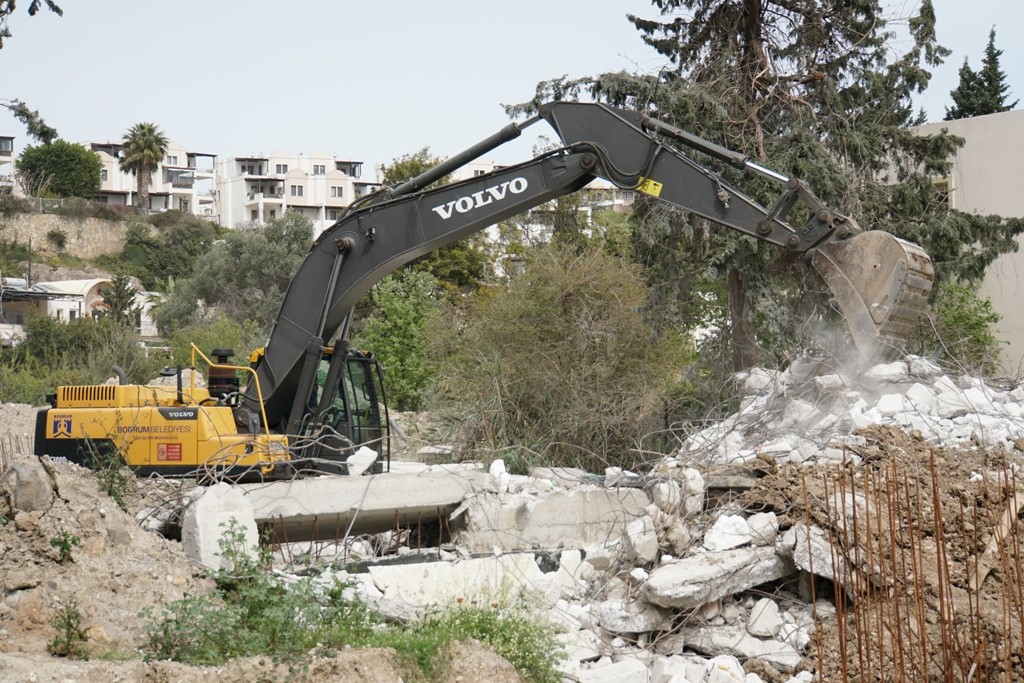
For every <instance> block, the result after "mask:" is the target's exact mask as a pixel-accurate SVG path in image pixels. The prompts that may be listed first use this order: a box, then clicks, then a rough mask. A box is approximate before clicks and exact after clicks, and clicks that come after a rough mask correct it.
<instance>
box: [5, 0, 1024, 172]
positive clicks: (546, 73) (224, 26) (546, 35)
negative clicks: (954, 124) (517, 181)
mask: <svg viewBox="0 0 1024 683" xmlns="http://www.w3.org/2000/svg"><path fill="white" fill-rule="evenodd" d="M933 2H934V5H935V11H936V16H937V29H936V31H937V35H938V40H939V42H940V43H941V44H942V45H944V46H945V47H947V48H950V49H951V50H952V54H951V55H950V56H949V57H948V58H947V59H946V62H945V64H943V65H942V66H941V67H939V68H937V69H935V70H934V71H933V80H932V82H931V85H930V86H929V89H928V91H927V92H926V93H924V95H923V96H921V97H919V98H917V100H916V103H917V105H918V106H919V107H922V108H924V110H925V111H926V113H927V114H928V118H929V120H930V121H937V120H941V119H942V117H943V115H944V113H945V109H944V108H945V107H946V106H949V105H950V103H951V101H950V99H949V92H950V90H952V89H953V88H955V87H956V85H957V83H958V71H959V69H960V66H961V65H962V64H963V62H964V59H965V58H967V59H968V60H969V63H970V65H971V67H972V68H973V69H975V70H977V69H979V68H980V67H981V59H982V57H983V56H984V49H985V46H986V44H987V42H988V32H989V30H990V29H991V28H992V27H993V26H995V28H996V47H997V48H998V49H1001V50H1003V54H1002V56H1001V58H1000V63H1001V66H1002V69H1003V71H1004V72H1005V73H1006V74H1007V77H1008V83H1009V85H1010V96H1009V101H1010V102H1012V101H1013V100H1014V99H1017V98H1020V99H1021V100H1022V101H1024V44H1021V43H1017V42H1015V40H1014V39H1013V35H1014V34H1013V27H1014V26H1019V25H1020V24H1021V20H1022V19H1024V3H1021V2H1019V0H971V1H970V2H966V1H965V0H933ZM58 4H59V5H60V6H61V7H62V9H63V10H64V16H63V17H58V16H56V15H53V14H51V13H49V12H47V11H41V12H40V13H39V14H38V15H36V16H34V17H29V16H28V14H27V12H26V11H25V9H24V8H25V7H27V6H28V3H27V2H25V3H19V7H18V10H17V11H16V13H15V15H14V16H13V17H11V18H10V21H9V28H10V30H11V32H12V33H13V37H12V38H9V39H7V40H6V41H5V42H4V47H3V49H0V99H7V100H9V99H20V100H22V101H24V102H26V103H27V104H28V105H29V106H30V107H31V108H32V109H36V110H38V111H39V112H40V114H41V115H42V117H43V119H44V120H45V121H46V122H47V123H48V124H49V125H51V126H53V127H54V128H56V129H57V131H58V132H59V134H60V136H61V137H63V138H64V139H66V140H70V141H73V142H86V141H107V140H113V141H119V140H120V139H121V137H122V136H123V135H124V133H125V131H127V130H128V128H130V127H131V126H132V125H133V124H135V123H138V122H140V121H150V122H153V123H156V124H157V125H158V126H159V127H160V129H161V130H162V131H163V132H164V133H165V134H166V135H167V136H168V137H169V138H170V139H171V140H173V141H175V142H177V143H179V144H181V145H183V146H184V147H186V148H187V149H189V150H190V151H195V152H201V153H205V154H216V155H218V156H220V157H232V156H246V155H258V154H270V153H271V152H273V151H274V150H278V149H283V150H288V151H291V152H295V153H310V152H313V151H317V150H320V151H326V152H328V153H330V154H336V155H337V156H338V158H344V159H347V160H358V161H363V162H365V164H366V166H365V167H364V171H365V173H364V177H365V176H366V175H372V169H373V168H374V167H375V166H376V165H377V164H382V163H384V164H386V163H390V162H391V161H393V160H395V159H397V158H399V157H401V156H403V155H406V154H410V153H414V152H416V151H418V150H420V149H422V148H424V147H428V148H429V149H430V152H431V153H432V154H433V155H437V156H450V155H453V154H456V153H458V152H460V151H462V150H463V149H465V148H467V147H469V146H471V145H473V144H475V143H476V142H478V141H480V140H482V139H484V138H486V137H488V136H489V135H491V134H492V133H494V132H496V131H498V130H499V129H501V128H502V127H503V126H504V125H506V124H507V123H508V122H509V119H508V117H507V116H506V115H505V112H504V109H503V108H502V105H503V104H515V103H519V102H525V101H528V100H529V99H530V98H532V97H533V95H534V92H535V89H536V85H537V83H539V82H540V81H544V80H548V79H552V78H557V77H560V76H569V77H578V76H587V75H594V74H598V73H602V72H606V71H618V70H626V71H630V72H643V73H656V72H657V71H658V70H659V69H660V68H661V67H662V66H663V65H664V59H663V58H662V57H660V56H659V55H658V54H657V53H655V52H654V51H653V50H652V49H651V48H649V47H647V46H646V45H644V43H643V41H642V40H641V37H640V32H639V31H638V30H637V29H636V28H635V27H634V26H633V25H632V24H631V23H630V22H629V21H628V20H627V19H626V15H627V14H634V15H637V16H640V17H643V18H651V19H653V18H658V16H659V15H658V12H657V10H656V9H655V8H654V6H653V5H652V3H651V0H516V1H515V2H510V3H506V2H500V3H499V2H493V1H487V0H419V1H414V0H391V1H389V2H361V3H354V2H345V1H343V0H295V1H293V2H280V1H279V0H249V1H248V2H245V3H240V2H228V1H227V0H177V1H176V2H173V3H164V2H152V1H146V0H92V1H91V2H86V1H85V0H58ZM22 5H24V7H22ZM917 6H918V2H917V0H893V2H892V3H891V4H890V7H891V11H892V12H894V13H896V14H898V15H900V16H907V15H908V14H910V13H911V12H912V11H913V10H914V9H916V7H917ZM0 135H13V136H15V138H16V139H15V152H16V153H17V152H18V151H19V150H20V149H22V148H23V147H24V145H26V144H31V142H32V141H31V140H29V139H28V138H27V136H26V135H25V130H24V126H22V124H21V123H20V122H18V121H16V120H15V119H14V118H13V117H11V116H10V114H9V113H8V112H7V111H6V110H5V109H0ZM538 135H547V136H548V137H553V135H552V134H551V131H550V129H549V128H546V127H545V124H538V125H536V126H534V127H533V128H531V129H528V131H527V133H526V134H524V136H523V137H522V138H521V139H520V140H519V141H516V142H513V143H510V144H508V145H505V146H503V147H501V148H499V149H498V150H495V151H493V152H491V153H489V154H488V155H486V156H485V157H484V159H485V160H491V161H497V162H499V163H514V162H518V161H524V160H526V159H528V158H530V157H531V156H532V153H531V149H532V148H533V145H534V144H535V143H536V141H537V137H538Z"/></svg>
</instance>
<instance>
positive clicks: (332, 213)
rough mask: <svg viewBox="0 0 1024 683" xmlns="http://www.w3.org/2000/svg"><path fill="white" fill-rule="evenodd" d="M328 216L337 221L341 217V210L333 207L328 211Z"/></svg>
mask: <svg viewBox="0 0 1024 683" xmlns="http://www.w3.org/2000/svg"><path fill="white" fill-rule="evenodd" d="M327 217H328V218H330V219H331V220H332V221H336V220H338V219H339V218H341V211H339V210H338V209H331V210H330V211H328V212H327Z"/></svg>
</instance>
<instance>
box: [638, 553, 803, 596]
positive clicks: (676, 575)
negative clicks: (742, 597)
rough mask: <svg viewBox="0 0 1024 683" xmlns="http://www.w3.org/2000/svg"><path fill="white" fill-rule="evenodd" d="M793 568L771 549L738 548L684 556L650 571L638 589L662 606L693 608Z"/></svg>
mask: <svg viewBox="0 0 1024 683" xmlns="http://www.w3.org/2000/svg"><path fill="white" fill-rule="evenodd" d="M793 570H794V567H793V564H792V562H791V561H790V560H788V559H786V558H784V557H780V556H779V555H778V554H777V553H776V552H775V549H774V548H738V549H735V550H725V551H721V552H709V553H704V554H702V555H693V556H691V557H687V558H683V559H681V560H679V561H678V562H676V563H675V564H668V565H661V566H660V567H657V568H655V569H654V570H653V571H651V576H650V578H648V579H647V582H646V583H645V584H643V586H642V587H641V590H642V591H643V594H644V597H646V598H647V600H648V601H649V602H652V603H654V604H656V605H661V606H662V607H676V608H680V609H696V608H698V607H700V606H701V605H703V604H705V603H708V602H711V601H712V600H717V599H719V598H722V597H725V596H727V595H732V594H733V593H739V592H741V591H744V590H746V589H748V588H751V587H753V586H758V585H760V584H762V583H766V582H768V581H774V580H776V579H780V578H782V577H783V576H786V575H788V574H791V573H792V572H793Z"/></svg>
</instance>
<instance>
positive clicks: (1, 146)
mask: <svg viewBox="0 0 1024 683" xmlns="http://www.w3.org/2000/svg"><path fill="white" fill-rule="evenodd" d="M13 150H14V141H13V140H9V139H6V138H0V152H11V151H13Z"/></svg>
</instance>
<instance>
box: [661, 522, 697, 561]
mask: <svg viewBox="0 0 1024 683" xmlns="http://www.w3.org/2000/svg"><path fill="white" fill-rule="evenodd" d="M662 535H663V537H664V541H665V545H666V546H668V549H669V551H671V552H672V554H673V555H675V556H676V557H682V556H683V555H685V554H686V550H687V548H689V547H690V541H691V540H692V539H691V536H690V530H689V529H688V528H686V525H685V524H684V523H683V522H682V521H681V520H680V521H678V522H676V523H674V524H671V525H669V526H667V527H665V529H664V531H663V532H662Z"/></svg>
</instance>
